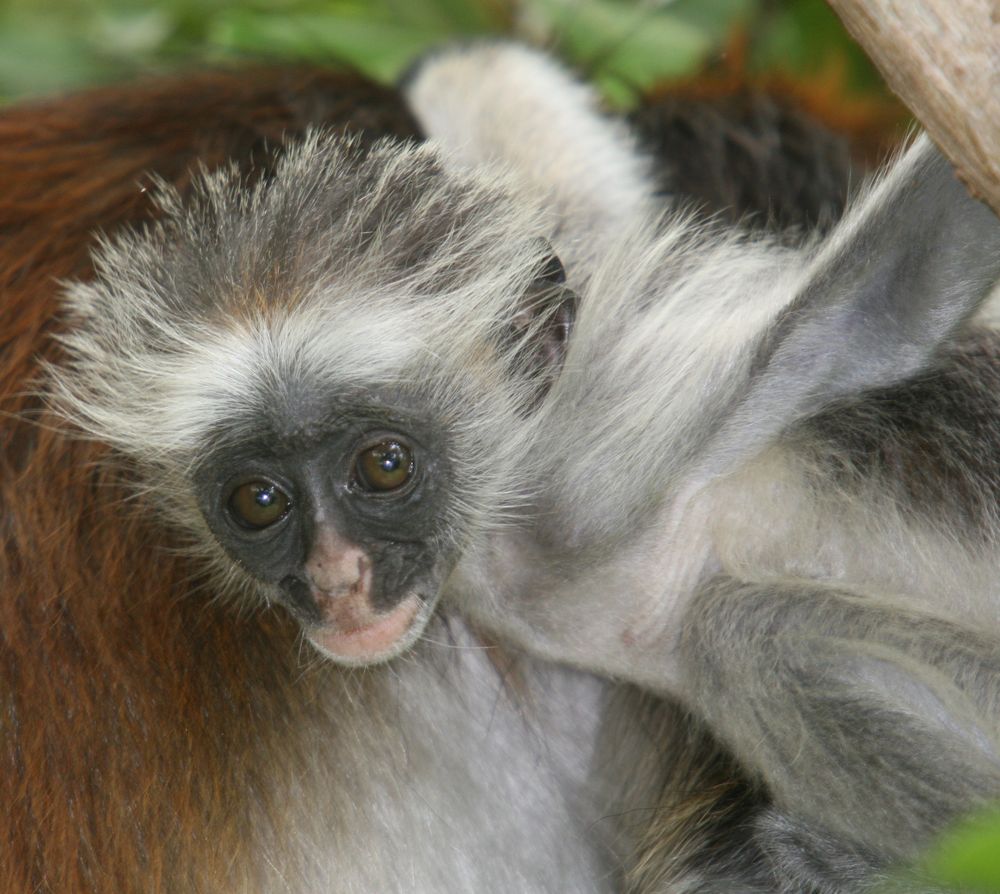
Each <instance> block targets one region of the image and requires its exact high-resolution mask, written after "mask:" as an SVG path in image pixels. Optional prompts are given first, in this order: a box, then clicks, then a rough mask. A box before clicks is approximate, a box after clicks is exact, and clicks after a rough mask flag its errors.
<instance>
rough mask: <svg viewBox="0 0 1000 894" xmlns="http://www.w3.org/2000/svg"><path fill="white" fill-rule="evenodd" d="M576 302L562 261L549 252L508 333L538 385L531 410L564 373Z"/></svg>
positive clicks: (522, 366)
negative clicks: (562, 372)
mask: <svg viewBox="0 0 1000 894" xmlns="http://www.w3.org/2000/svg"><path fill="white" fill-rule="evenodd" d="M577 303H578V298H577V296H576V293H575V292H574V291H573V290H572V289H570V288H569V287H568V286H567V285H566V271H565V270H564V269H563V265H562V261H560V260H559V258H558V257H557V256H556V255H555V254H554V253H552V252H550V253H549V254H548V256H547V257H546V259H545V261H544V262H543V263H542V266H541V267H540V268H539V269H538V271H537V273H536V274H535V278H534V279H533V280H532V282H531V285H530V286H529V287H528V289H527V290H526V291H525V293H524V295H523V296H522V297H521V306H520V308H519V309H518V310H517V312H516V313H515V314H514V316H513V318H512V319H511V321H510V327H509V330H508V337H509V338H510V340H511V341H512V342H513V343H514V344H515V345H516V346H517V350H516V352H515V363H516V364H517V366H518V367H519V372H521V373H522V374H523V375H526V376H527V377H529V378H530V380H531V381H533V382H535V383H536V388H535V393H534V395H533V397H532V400H531V401H530V404H529V406H528V408H527V409H529V410H530V409H532V408H533V407H535V406H536V405H537V404H538V402H539V401H541V399H542V398H543V397H545V395H546V394H547V393H548V391H549V389H550V388H551V387H552V383H553V382H555V380H556V378H557V377H558V376H559V373H560V371H561V370H562V366H563V361H564V360H565V359H566V352H567V350H568V349H569V338H570V334H571V333H572V330H573V323H574V321H575V320H576V307H577Z"/></svg>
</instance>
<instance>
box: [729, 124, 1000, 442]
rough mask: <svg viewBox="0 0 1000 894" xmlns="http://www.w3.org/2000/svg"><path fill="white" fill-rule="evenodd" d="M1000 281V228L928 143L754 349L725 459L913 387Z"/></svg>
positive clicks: (869, 201)
mask: <svg viewBox="0 0 1000 894" xmlns="http://www.w3.org/2000/svg"><path fill="white" fill-rule="evenodd" d="M998 277H1000V220H998V219H997V217H996V216H995V215H994V214H993V213H992V212H991V211H990V210H989V209H988V208H987V207H986V206H984V205H983V204H981V203H980V202H978V201H976V200H975V199H973V198H972V197H971V196H970V195H969V193H968V191H967V190H966V188H965V186H963V185H962V183H960V182H959V180H958V178H957V177H956V176H955V173H954V171H953V169H952V167H951V165H950V164H949V163H948V161H947V160H946V159H945V158H944V157H942V156H941V154H940V153H939V152H938V151H937V149H935V148H934V146H933V145H932V144H931V142H930V141H929V140H928V139H927V138H926V137H921V138H920V139H918V140H917V141H916V142H915V144H914V145H913V146H912V147H911V148H910V149H909V150H908V151H907V153H906V154H905V155H904V156H903V158H902V159H900V161H899V162H897V163H896V165H894V166H893V168H892V170H891V171H890V173H889V174H888V176H886V178H885V179H884V180H882V182H881V183H879V184H878V186H876V187H875V188H874V189H873V190H872V191H870V192H869V193H868V194H867V196H866V197H865V198H864V199H863V200H862V201H861V202H860V203H859V205H857V206H855V211H854V212H853V213H851V214H849V215H848V216H847V217H846V218H845V219H844V221H843V222H842V223H841V224H840V225H839V226H838V227H837V228H836V229H835V230H834V232H833V233H832V234H831V235H830V237H829V238H828V239H827V240H826V242H825V243H824V244H823V246H821V248H820V250H819V252H818V253H817V254H816V256H815V257H814V259H813V261H812V262H811V264H810V266H809V268H808V269H807V271H806V276H805V278H804V280H803V284H802V286H801V287H800V289H799V291H798V293H797V295H796V296H795V298H794V299H793V300H792V302H791V303H790V304H789V305H788V306H787V307H786V308H785V309H784V311H783V312H782V313H781V314H780V315H779V316H778V318H777V320H776V321H775V323H774V325H773V326H772V328H771V331H770V332H769V333H768V334H767V335H766V336H765V338H764V339H763V341H762V342H761V344H760V345H759V347H758V354H757V357H756V358H755V362H754V364H753V369H754V372H753V373H752V378H751V382H750V387H749V389H748V391H747V392H746V396H745V398H744V399H743V401H742V402H741V406H740V408H739V409H738V411H737V412H736V413H734V414H733V416H732V419H733V420H735V421H734V423H733V424H732V425H730V426H727V428H728V429H729V431H728V432H727V433H726V435H725V436H724V437H725V439H726V440H728V446H729V448H733V447H735V444H736V443H738V442H740V441H743V442H745V443H744V445H743V446H742V447H741V449H739V450H737V452H739V453H743V454H744V455H745V452H746V448H747V447H749V446H750V443H749V442H752V444H753V445H754V446H757V447H759V446H761V444H762V442H766V441H767V440H769V439H770V438H773V437H774V436H776V435H777V434H779V433H780V432H781V431H782V430H784V429H787V427H788V426H789V425H791V424H793V423H795V422H796V421H798V420H800V419H803V418H805V417H807V416H809V415H812V414H813V413H815V412H817V411H819V410H821V409H823V407H824V406H826V405H828V404H830V403H831V402H833V401H836V400H839V399H843V398H848V397H850V396H852V395H855V394H859V393H861V392H863V391H866V390H868V389H872V388H881V387H886V386H890V385H893V384H896V383H899V382H902V381H904V380H906V379H908V378H910V377H912V376H913V375H914V374H916V373H918V372H919V371H921V370H922V369H924V368H926V367H927V366H928V365H929V364H930V363H931V362H932V360H933V358H934V355H935V352H937V351H938V350H939V349H940V348H941V346H942V344H943V343H944V342H945V341H946V340H947V339H948V338H949V337H950V336H951V335H952V334H953V333H954V332H955V330H956V329H958V328H959V327H960V326H961V325H962V324H963V323H964V322H965V321H966V320H967V319H968V317H969V316H970V315H971V314H972V313H973V312H974V311H975V310H976V309H977V308H978V307H979V305H980V304H981V303H982V302H983V301H984V299H986V298H987V296H988V295H989V293H990V291H991V290H992V288H993V286H994V285H995V283H996V282H997V279H998ZM720 434H722V433H720ZM720 446H723V448H725V447H726V445H725V444H723V445H720Z"/></svg>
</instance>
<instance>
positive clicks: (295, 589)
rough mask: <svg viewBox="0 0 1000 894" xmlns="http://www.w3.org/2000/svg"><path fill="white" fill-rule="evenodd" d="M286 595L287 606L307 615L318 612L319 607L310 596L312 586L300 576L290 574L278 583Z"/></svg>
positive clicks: (314, 614) (310, 615)
mask: <svg viewBox="0 0 1000 894" xmlns="http://www.w3.org/2000/svg"><path fill="white" fill-rule="evenodd" d="M279 586H280V587H281V589H282V590H284V591H285V593H286V594H287V595H288V604H289V607H290V608H292V609H293V610H295V611H297V612H300V613H301V614H303V615H305V616H307V617H314V616H316V615H318V614H319V607H318V606H317V605H316V600H314V599H313V596H312V588H311V587H310V586H309V584H308V583H307V582H306V581H304V580H302V578H300V577H295V576H294V575H292V574H290V575H288V577H285V578H282V580H281V583H280V585H279Z"/></svg>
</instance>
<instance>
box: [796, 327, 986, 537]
mask: <svg viewBox="0 0 1000 894" xmlns="http://www.w3.org/2000/svg"><path fill="white" fill-rule="evenodd" d="M797 437H798V438H800V439H801V440H803V441H805V442H806V449H807V451H808V453H809V454H810V455H811V457H812V458H813V459H815V460H816V461H817V462H818V464H819V466H820V469H821V470H822V473H823V474H824V475H831V476H832V477H833V479H834V481H835V483H836V484H837V485H838V486H840V487H844V488H848V489H852V488H853V489H860V488H861V487H867V486H870V485H871V484H875V485H876V486H877V487H879V488H881V489H883V490H885V491H887V492H888V493H889V494H890V495H891V496H892V498H893V499H894V500H895V501H896V502H897V504H898V505H899V506H900V507H901V508H902V509H904V510H905V511H908V512H911V513H913V514H920V515H930V516H931V517H933V518H935V519H940V518H944V519H946V520H947V521H950V522H951V523H953V524H958V525H961V526H962V528H963V530H965V531H967V532H968V533H972V534H977V535H978V536H979V537H980V538H981V540H982V541H993V540H995V538H996V529H997V521H998V514H1000V513H998V510H997V502H998V499H1000V336H998V335H997V334H996V333H994V332H992V331H988V330H980V331H976V332H973V333H970V334H968V335H965V336H963V337H962V338H961V339H960V340H959V341H958V342H956V343H954V344H953V345H951V346H949V348H948V349H947V351H946V352H945V353H943V354H942V356H941V357H940V358H939V359H938V360H937V362H936V363H934V364H933V365H932V366H931V367H930V369H928V370H927V371H925V372H923V373H921V374H920V375H918V376H917V377H915V378H913V379H912V380H910V381H908V382H905V383H903V384H900V385H896V386H893V387H889V388H880V389H877V390H873V391H871V392H868V393H867V394H864V395H862V396H861V397H859V398H857V399H854V400H851V401H850V402H847V403H841V404H838V405H836V406H834V407H831V408H830V409H829V410H826V411H824V412H823V413H820V414H819V415H818V416H815V417H813V418H811V419H809V420H808V421H807V422H806V423H805V424H804V425H803V426H802V427H801V429H800V431H799V432H798V433H797Z"/></svg>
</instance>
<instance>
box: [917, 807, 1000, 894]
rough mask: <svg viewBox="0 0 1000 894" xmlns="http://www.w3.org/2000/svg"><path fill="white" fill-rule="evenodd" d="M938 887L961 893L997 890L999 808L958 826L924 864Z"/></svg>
mask: <svg viewBox="0 0 1000 894" xmlns="http://www.w3.org/2000/svg"><path fill="white" fill-rule="evenodd" d="M923 867H924V869H925V871H926V872H927V873H928V875H929V876H930V877H931V878H932V879H933V880H934V881H936V882H938V883H939V884H941V885H945V886H950V887H954V888H960V889H962V890H963V891H982V892H990V894H996V892H998V891H1000V808H997V809H994V810H992V811H990V812H988V813H983V814H980V815H978V816H975V817H972V818H970V819H968V820H966V821H964V822H961V823H959V824H958V825H957V826H956V827H955V828H953V829H952V830H951V831H950V832H948V833H946V834H945V835H944V837H943V838H941V840H940V841H938V843H937V844H936V845H935V846H934V847H933V848H932V849H931V851H930V852H929V853H928V855H927V856H926V857H925V859H924V861H923Z"/></svg>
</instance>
